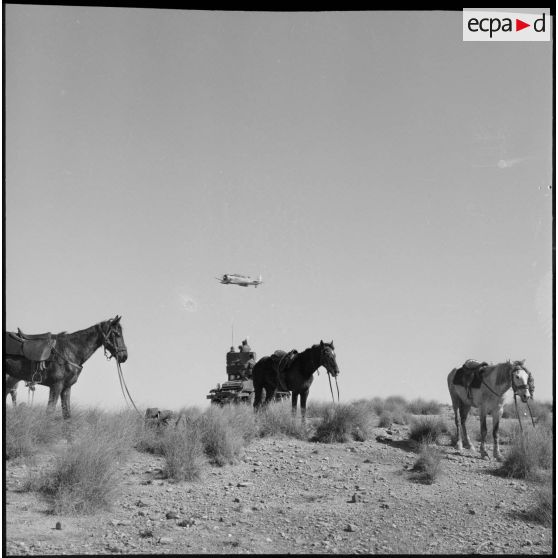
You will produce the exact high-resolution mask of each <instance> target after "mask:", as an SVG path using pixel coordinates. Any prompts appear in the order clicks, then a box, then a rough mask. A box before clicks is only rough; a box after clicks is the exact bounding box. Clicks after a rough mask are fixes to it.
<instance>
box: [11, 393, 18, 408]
mask: <svg viewBox="0 0 558 558" xmlns="http://www.w3.org/2000/svg"><path fill="white" fill-rule="evenodd" d="M10 395H11V396H12V405H13V406H14V407H17V391H16V390H15V389H12V390H11V391H10Z"/></svg>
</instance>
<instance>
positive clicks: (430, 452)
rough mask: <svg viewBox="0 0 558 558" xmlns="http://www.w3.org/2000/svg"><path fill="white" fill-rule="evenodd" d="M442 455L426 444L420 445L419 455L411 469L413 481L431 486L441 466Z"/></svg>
mask: <svg viewBox="0 0 558 558" xmlns="http://www.w3.org/2000/svg"><path fill="white" fill-rule="evenodd" d="M441 462H442V453H441V452H440V451H439V450H437V449H436V448H434V447H433V446H431V445H428V444H421V446H420V449H419V455H418V458H417V460H416V461H415V464H414V465H413V468H412V469H411V470H412V471H413V476H412V478H414V479H415V480H417V481H419V482H422V483H424V484H433V483H434V481H435V480H436V478H437V477H438V476H439V474H440V472H441V469H442V466H441Z"/></svg>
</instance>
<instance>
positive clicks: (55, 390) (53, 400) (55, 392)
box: [47, 382, 63, 412]
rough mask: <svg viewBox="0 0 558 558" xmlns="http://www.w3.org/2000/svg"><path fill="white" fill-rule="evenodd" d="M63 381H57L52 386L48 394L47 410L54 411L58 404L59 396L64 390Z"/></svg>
mask: <svg viewBox="0 0 558 558" xmlns="http://www.w3.org/2000/svg"><path fill="white" fill-rule="evenodd" d="M62 387H63V384H62V382H56V383H55V384H53V385H52V386H50V392H49V394H48V403H47V411H49V412H53V411H54V409H56V404H57V403H58V398H59V397H60V392H61V391H62Z"/></svg>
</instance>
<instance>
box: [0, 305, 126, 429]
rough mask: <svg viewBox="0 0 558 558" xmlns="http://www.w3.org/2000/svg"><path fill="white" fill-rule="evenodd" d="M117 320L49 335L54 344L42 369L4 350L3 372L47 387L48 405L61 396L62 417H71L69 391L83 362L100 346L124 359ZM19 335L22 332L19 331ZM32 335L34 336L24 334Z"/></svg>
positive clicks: (121, 338) (120, 331) (24, 357)
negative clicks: (48, 392)
mask: <svg viewBox="0 0 558 558" xmlns="http://www.w3.org/2000/svg"><path fill="white" fill-rule="evenodd" d="M120 319H121V316H116V317H115V318H112V319H110V320H106V321H104V322H100V323H98V324H95V325H93V326H91V327H88V328H87V329H82V330H80V331H76V332H74V333H59V334H57V335H52V340H53V341H55V343H54V346H53V347H52V349H51V350H50V352H49V356H48V358H47V359H46V360H45V361H44V368H41V369H39V368H37V363H36V362H34V361H33V360H30V359H29V358H27V357H26V356H23V355H12V354H6V353H5V354H4V371H5V373H7V374H9V375H10V376H12V377H13V378H15V379H18V380H25V381H26V382H30V383H31V384H35V383H37V384H41V385H43V386H48V387H49V388H50V394H49V398H48V407H47V408H48V409H49V410H51V411H52V410H54V409H55V407H56V404H57V403H58V398H59V397H60V399H61V401H62V416H63V417H64V418H70V391H71V389H72V386H73V385H74V384H75V383H76V382H77V380H78V378H79V375H80V373H81V370H82V368H83V364H84V363H85V361H86V360H88V359H89V358H90V357H91V356H92V355H93V353H94V352H95V351H96V350H97V349H98V348H99V347H101V346H103V347H104V349H105V355H107V352H108V353H109V355H108V358H111V357H114V358H116V360H117V361H118V362H126V359H127V358H128V350H127V349H126V344H125V343H124V337H123V335H122V326H121V325H120ZM7 335H10V334H7ZM19 335H20V336H21V335H22V333H21V332H19ZM32 337H34V336H25V338H32ZM37 337H41V338H42V337H43V336H37ZM23 352H24V353H25V351H23Z"/></svg>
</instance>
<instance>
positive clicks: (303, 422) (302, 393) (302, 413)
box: [300, 389, 310, 424]
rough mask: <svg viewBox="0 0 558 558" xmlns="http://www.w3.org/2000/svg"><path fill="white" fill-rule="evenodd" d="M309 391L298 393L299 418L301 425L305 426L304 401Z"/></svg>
mask: <svg viewBox="0 0 558 558" xmlns="http://www.w3.org/2000/svg"><path fill="white" fill-rule="evenodd" d="M309 393H310V390H309V389H305V390H304V391H301V392H300V416H301V418H302V424H306V400H307V399H308V394H309Z"/></svg>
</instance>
